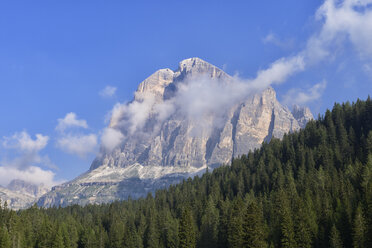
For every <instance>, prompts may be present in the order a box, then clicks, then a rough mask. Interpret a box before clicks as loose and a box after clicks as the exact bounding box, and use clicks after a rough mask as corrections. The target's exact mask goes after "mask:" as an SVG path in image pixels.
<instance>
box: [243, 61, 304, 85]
mask: <svg viewBox="0 0 372 248" xmlns="http://www.w3.org/2000/svg"><path fill="white" fill-rule="evenodd" d="M304 69H305V61H304V57H303V56H302V55H297V56H293V57H287V58H281V59H278V60H277V61H275V62H274V63H272V64H271V65H270V66H269V68H267V69H265V70H260V71H258V72H257V76H256V78H255V79H253V80H249V81H248V82H247V83H248V84H249V85H250V87H251V88H253V89H264V88H267V87H268V86H270V85H272V84H280V83H283V82H284V81H285V80H287V79H288V77H290V76H291V75H293V74H294V73H297V72H300V71H303V70H304Z"/></svg>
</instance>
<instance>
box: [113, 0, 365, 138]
mask: <svg viewBox="0 0 372 248" xmlns="http://www.w3.org/2000/svg"><path fill="white" fill-rule="evenodd" d="M371 3H372V0H364V1H360V0H345V1H336V0H326V1H325V2H324V3H323V4H322V5H321V6H320V8H319V9H318V10H317V12H316V20H317V21H318V22H319V23H320V28H319V29H318V31H317V32H315V33H314V34H312V35H311V36H310V37H309V38H308V40H307V41H306V45H305V46H304V49H302V50H300V51H298V52H297V53H295V54H291V55H290V56H286V57H282V58H279V59H277V60H276V61H274V62H273V63H271V64H270V65H269V66H268V67H267V68H265V69H261V70H259V71H258V72H257V74H256V77H255V78H250V79H242V78H239V77H237V76H236V77H234V78H233V80H232V82H231V83H229V84H223V83H220V82H217V83H216V82H215V81H214V82H212V81H213V80H210V79H208V78H202V77H201V78H198V79H195V78H193V79H192V80H189V81H187V82H186V83H179V85H178V86H179V87H178V90H177V92H176V95H175V96H174V97H173V98H171V99H168V100H166V101H164V102H157V101H155V97H154V96H151V94H150V95H147V96H146V97H143V98H142V99H143V101H137V100H136V101H133V102H130V103H123V104H117V105H115V107H114V109H113V110H112V116H111V126H110V128H113V129H116V130H120V131H121V132H122V134H123V136H126V135H128V134H129V135H131V134H133V133H136V132H140V131H141V130H142V129H143V128H144V127H145V123H146V120H147V119H148V118H149V117H150V116H154V115H155V116H157V118H158V120H160V121H161V120H165V119H166V118H167V117H169V116H170V115H172V114H173V113H177V114H179V113H184V114H186V115H187V116H188V118H191V119H192V118H193V117H195V116H199V117H203V118H208V116H209V115H208V113H210V112H213V111H215V112H214V113H219V112H223V111H224V110H225V109H226V108H227V107H228V106H231V105H233V104H236V103H238V102H239V101H240V100H241V99H243V98H245V97H247V96H249V95H250V94H253V93H255V92H257V91H259V90H262V89H264V88H267V87H268V86H270V85H278V84H282V83H284V82H286V81H287V80H288V78H289V77H291V76H293V75H294V74H296V73H299V72H302V71H305V70H307V69H308V68H309V67H311V66H313V65H316V64H319V63H321V62H323V61H324V60H326V59H329V58H332V57H335V56H336V55H337V51H338V48H339V47H343V46H344V45H345V43H347V42H349V43H350V42H351V44H353V46H354V48H355V50H357V51H358V52H359V54H360V58H362V59H365V58H368V59H370V58H371V55H372V43H371V42H370V41H371V40H372V25H370V23H372V8H371V7H370V4H371ZM263 41H264V42H266V43H274V44H275V43H276V44H277V45H281V44H280V42H281V41H280V39H279V38H278V37H276V36H275V35H274V34H273V33H271V34H269V35H268V36H267V37H265V38H264V40H263ZM325 87H326V81H323V82H320V83H317V84H315V85H313V86H311V87H309V88H308V89H299V88H295V89H292V90H289V91H288V92H287V94H286V96H285V97H284V99H285V100H284V101H285V102H289V99H291V101H290V103H297V104H305V103H309V102H311V101H314V100H317V99H319V98H320V97H321V95H322V93H323V91H324V89H325ZM136 94H137V93H136ZM196 119H197V118H196ZM199 123H203V121H199ZM116 141H117V140H116ZM114 143H118V142H114Z"/></svg>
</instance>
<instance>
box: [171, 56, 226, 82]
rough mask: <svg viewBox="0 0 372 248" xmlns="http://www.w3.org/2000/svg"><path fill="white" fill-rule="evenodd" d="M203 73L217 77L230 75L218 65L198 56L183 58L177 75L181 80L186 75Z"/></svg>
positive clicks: (191, 75)
mask: <svg viewBox="0 0 372 248" xmlns="http://www.w3.org/2000/svg"><path fill="white" fill-rule="evenodd" d="M201 74H206V75H208V76H210V77H211V78H217V79H221V78H228V77H230V76H228V75H227V74H226V73H225V72H224V71H222V70H221V69H219V68H218V67H216V66H214V65H212V64H210V63H208V62H206V61H204V60H202V59H200V58H196V57H195V58H189V59H185V60H182V61H181V62H180V63H179V66H178V70H177V72H176V76H177V77H180V78H179V80H183V79H184V78H185V77H186V76H187V77H193V76H197V75H201Z"/></svg>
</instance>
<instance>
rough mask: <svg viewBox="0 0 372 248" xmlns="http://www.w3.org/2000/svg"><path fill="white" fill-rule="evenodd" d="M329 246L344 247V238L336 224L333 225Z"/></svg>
mask: <svg viewBox="0 0 372 248" xmlns="http://www.w3.org/2000/svg"><path fill="white" fill-rule="evenodd" d="M329 247H330V248H342V247H343V246H342V240H341V237H340V233H339V232H338V230H337V228H336V226H335V225H333V226H332V229H331V234H330V237H329Z"/></svg>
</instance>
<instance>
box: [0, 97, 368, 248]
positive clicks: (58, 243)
mask: <svg viewBox="0 0 372 248" xmlns="http://www.w3.org/2000/svg"><path fill="white" fill-rule="evenodd" d="M0 247H48V248H49V247H58V248H59V247H113V248H114V247H372V101H371V99H370V98H368V99H367V100H366V101H360V100H358V101H357V102H356V103H353V104H350V103H345V104H342V105H341V104H335V105H334V107H333V109H332V111H327V112H326V113H325V114H324V116H320V117H319V118H318V120H317V121H311V122H309V123H308V124H307V126H306V128H305V129H303V130H301V131H299V132H296V133H293V134H288V135H285V136H284V137H283V139H282V140H281V141H280V140H278V139H275V138H274V139H272V140H271V141H270V143H268V144H266V143H265V144H263V146H262V148H260V149H258V150H255V151H254V152H250V153H248V154H247V155H244V156H242V157H240V158H237V159H234V160H233V162H232V164H231V166H222V167H220V168H218V169H215V170H214V171H213V172H212V173H210V172H209V173H208V172H207V173H206V174H204V175H203V176H202V177H195V178H194V179H188V180H186V181H184V182H183V183H181V184H179V185H176V186H171V187H170V188H169V189H167V190H159V191H157V192H156V194H155V196H154V197H153V196H151V195H148V196H147V197H146V198H145V199H139V200H128V201H123V202H114V203H111V204H104V205H89V206H85V207H81V206H70V207H66V208H49V209H40V208H38V207H37V206H34V207H32V208H30V209H27V210H23V211H18V212H15V211H11V210H8V209H7V208H2V209H1V210H0Z"/></svg>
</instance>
